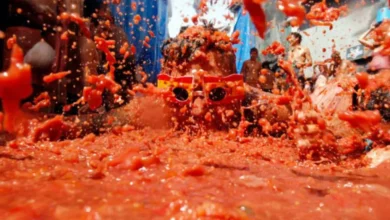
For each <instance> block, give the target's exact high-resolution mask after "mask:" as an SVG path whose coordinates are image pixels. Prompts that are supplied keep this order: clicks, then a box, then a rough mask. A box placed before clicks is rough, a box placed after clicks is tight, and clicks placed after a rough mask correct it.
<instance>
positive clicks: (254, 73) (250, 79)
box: [241, 48, 261, 87]
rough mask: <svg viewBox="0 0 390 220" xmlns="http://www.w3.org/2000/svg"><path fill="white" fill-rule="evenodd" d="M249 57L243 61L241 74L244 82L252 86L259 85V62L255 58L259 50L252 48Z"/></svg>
mask: <svg viewBox="0 0 390 220" xmlns="http://www.w3.org/2000/svg"><path fill="white" fill-rule="evenodd" d="M250 53H251V58H250V59H249V60H247V61H245V62H244V64H243V65H242V69H241V74H242V75H243V76H244V82H245V83H247V84H248V85H250V86H253V87H259V76H260V71H261V62H259V61H258V60H257V58H258V57H259V51H258V50H257V49H256V48H252V49H251V51H250Z"/></svg>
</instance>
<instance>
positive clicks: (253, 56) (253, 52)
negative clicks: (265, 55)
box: [251, 51, 259, 60]
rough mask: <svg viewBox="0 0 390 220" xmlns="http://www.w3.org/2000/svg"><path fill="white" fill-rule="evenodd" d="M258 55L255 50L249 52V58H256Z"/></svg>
mask: <svg viewBox="0 0 390 220" xmlns="http://www.w3.org/2000/svg"><path fill="white" fill-rule="evenodd" d="M258 56H259V53H258V52H257V51H252V52H251V60H256V59H257V57H258Z"/></svg>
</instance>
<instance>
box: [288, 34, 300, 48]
mask: <svg viewBox="0 0 390 220" xmlns="http://www.w3.org/2000/svg"><path fill="white" fill-rule="evenodd" d="M287 41H288V42H289V43H290V45H291V46H296V45H299V44H301V42H302V35H301V34H299V33H297V32H292V33H291V34H290V35H288V37H287Z"/></svg>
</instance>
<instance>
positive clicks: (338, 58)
mask: <svg viewBox="0 0 390 220" xmlns="http://www.w3.org/2000/svg"><path fill="white" fill-rule="evenodd" d="M331 58H332V61H333V62H334V63H335V64H336V65H339V64H341V62H342V59H341V56H340V52H338V51H333V53H332V56H331Z"/></svg>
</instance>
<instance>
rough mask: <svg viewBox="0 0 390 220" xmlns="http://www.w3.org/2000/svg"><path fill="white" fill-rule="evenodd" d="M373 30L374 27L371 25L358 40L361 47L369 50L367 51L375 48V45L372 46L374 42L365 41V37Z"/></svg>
mask: <svg viewBox="0 0 390 220" xmlns="http://www.w3.org/2000/svg"><path fill="white" fill-rule="evenodd" d="M374 29H375V26H374V25H371V27H370V29H368V30H367V31H366V32H364V33H363V34H362V36H360V38H359V42H360V43H361V44H362V45H363V46H365V47H367V48H369V49H371V50H373V49H374V48H375V44H374V42H372V41H370V40H369V39H367V37H368V36H369V35H370V33H371V32H372V31H373V30H374Z"/></svg>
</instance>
